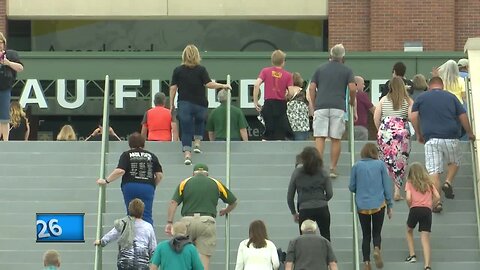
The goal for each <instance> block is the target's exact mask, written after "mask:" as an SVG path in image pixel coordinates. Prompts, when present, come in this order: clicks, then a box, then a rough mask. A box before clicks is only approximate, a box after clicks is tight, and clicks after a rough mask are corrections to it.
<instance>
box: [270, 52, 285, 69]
mask: <svg viewBox="0 0 480 270" xmlns="http://www.w3.org/2000/svg"><path fill="white" fill-rule="evenodd" d="M285 57H287V54H286V53H284V52H283V51H282V50H275V51H273V52H272V57H271V58H272V65H274V66H277V67H279V66H281V65H282V64H283V63H284V62H285Z"/></svg>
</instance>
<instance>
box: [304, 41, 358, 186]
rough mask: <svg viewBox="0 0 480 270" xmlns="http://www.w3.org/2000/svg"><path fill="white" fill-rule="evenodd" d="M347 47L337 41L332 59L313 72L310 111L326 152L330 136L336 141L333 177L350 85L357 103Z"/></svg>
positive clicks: (332, 153)
mask: <svg viewBox="0 0 480 270" xmlns="http://www.w3.org/2000/svg"><path fill="white" fill-rule="evenodd" d="M344 57H345V48H344V47H343V45H342V44H337V45H335V46H333V47H332V49H331V50H330V61H329V62H328V63H326V64H323V65H321V66H320V67H319V68H318V69H317V70H316V71H315V73H314V74H313V77H312V81H311V83H310V87H309V94H310V98H311V101H312V102H310V114H312V115H313V136H314V137H315V145H316V147H317V149H318V151H319V152H320V155H322V156H323V150H324V148H325V140H326V138H330V140H331V142H332V146H331V150H330V177H331V178H336V177H337V172H336V168H337V162H338V158H339V157H340V151H341V149H340V142H341V141H340V140H341V139H342V136H343V133H344V132H345V119H344V114H345V111H346V106H345V103H346V102H345V101H346V95H347V94H346V92H347V87H348V91H349V96H350V100H349V102H350V104H351V105H352V106H353V104H355V96H356V95H355V94H356V85H355V80H354V77H353V72H352V70H351V69H350V68H349V67H347V66H345V65H344V64H343V63H344Z"/></svg>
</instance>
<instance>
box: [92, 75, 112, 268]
mask: <svg viewBox="0 0 480 270" xmlns="http://www.w3.org/2000/svg"><path fill="white" fill-rule="evenodd" d="M109 82H110V80H109V76H108V75H107V76H105V92H104V96H103V121H102V125H103V126H102V127H103V132H102V147H101V151H100V173H99V178H103V179H105V167H106V156H107V143H108V134H109V132H108V127H109V123H108V116H109V110H108V107H109V106H108V105H109V103H108V101H109V92H110V84H109ZM105 190H106V185H99V188H98V209H97V231H96V234H95V235H96V238H95V239H101V237H102V233H103V228H102V224H103V213H105ZM94 269H95V270H102V247H101V246H100V245H97V246H95V263H94Z"/></svg>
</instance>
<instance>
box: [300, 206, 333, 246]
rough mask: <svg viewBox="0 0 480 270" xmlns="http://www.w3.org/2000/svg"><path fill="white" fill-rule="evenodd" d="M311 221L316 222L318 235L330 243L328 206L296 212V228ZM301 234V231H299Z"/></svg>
mask: <svg viewBox="0 0 480 270" xmlns="http://www.w3.org/2000/svg"><path fill="white" fill-rule="evenodd" d="M307 219H311V220H313V221H315V222H317V225H318V229H319V230H320V234H321V235H322V236H323V237H325V238H326V239H327V240H328V241H330V210H329V209H328V205H327V206H324V207H320V208H310V209H301V210H300V211H299V212H298V226H299V227H298V228H299V230H300V226H302V222H304V221H305V220H307ZM300 234H302V230H300Z"/></svg>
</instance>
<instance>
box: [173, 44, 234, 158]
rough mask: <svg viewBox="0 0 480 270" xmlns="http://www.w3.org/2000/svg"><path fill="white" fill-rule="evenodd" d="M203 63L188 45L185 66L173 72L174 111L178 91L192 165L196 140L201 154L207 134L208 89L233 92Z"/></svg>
mask: <svg viewBox="0 0 480 270" xmlns="http://www.w3.org/2000/svg"><path fill="white" fill-rule="evenodd" d="M200 60H201V58H200V53H199V51H198V49H197V47H195V45H187V47H185V49H184V50H183V53H182V65H180V66H178V67H176V68H175V69H174V70H173V75H172V81H171V84H170V110H174V108H175V106H174V104H173V102H174V100H175V96H176V94H177V91H178V100H177V108H178V113H177V118H178V120H179V122H180V131H181V134H180V135H181V136H180V139H181V141H182V150H183V152H184V154H185V165H190V164H192V160H191V158H192V156H191V151H192V139H193V140H195V143H194V149H193V151H194V152H195V153H201V150H200V141H201V140H202V139H203V134H204V131H205V121H206V118H207V108H208V100H207V96H206V93H205V91H206V89H205V87H208V88H215V89H218V88H226V89H231V87H230V85H228V84H220V83H216V82H213V81H212V80H211V79H210V76H209V75H208V72H207V69H206V68H205V67H204V66H202V65H200Z"/></svg>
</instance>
